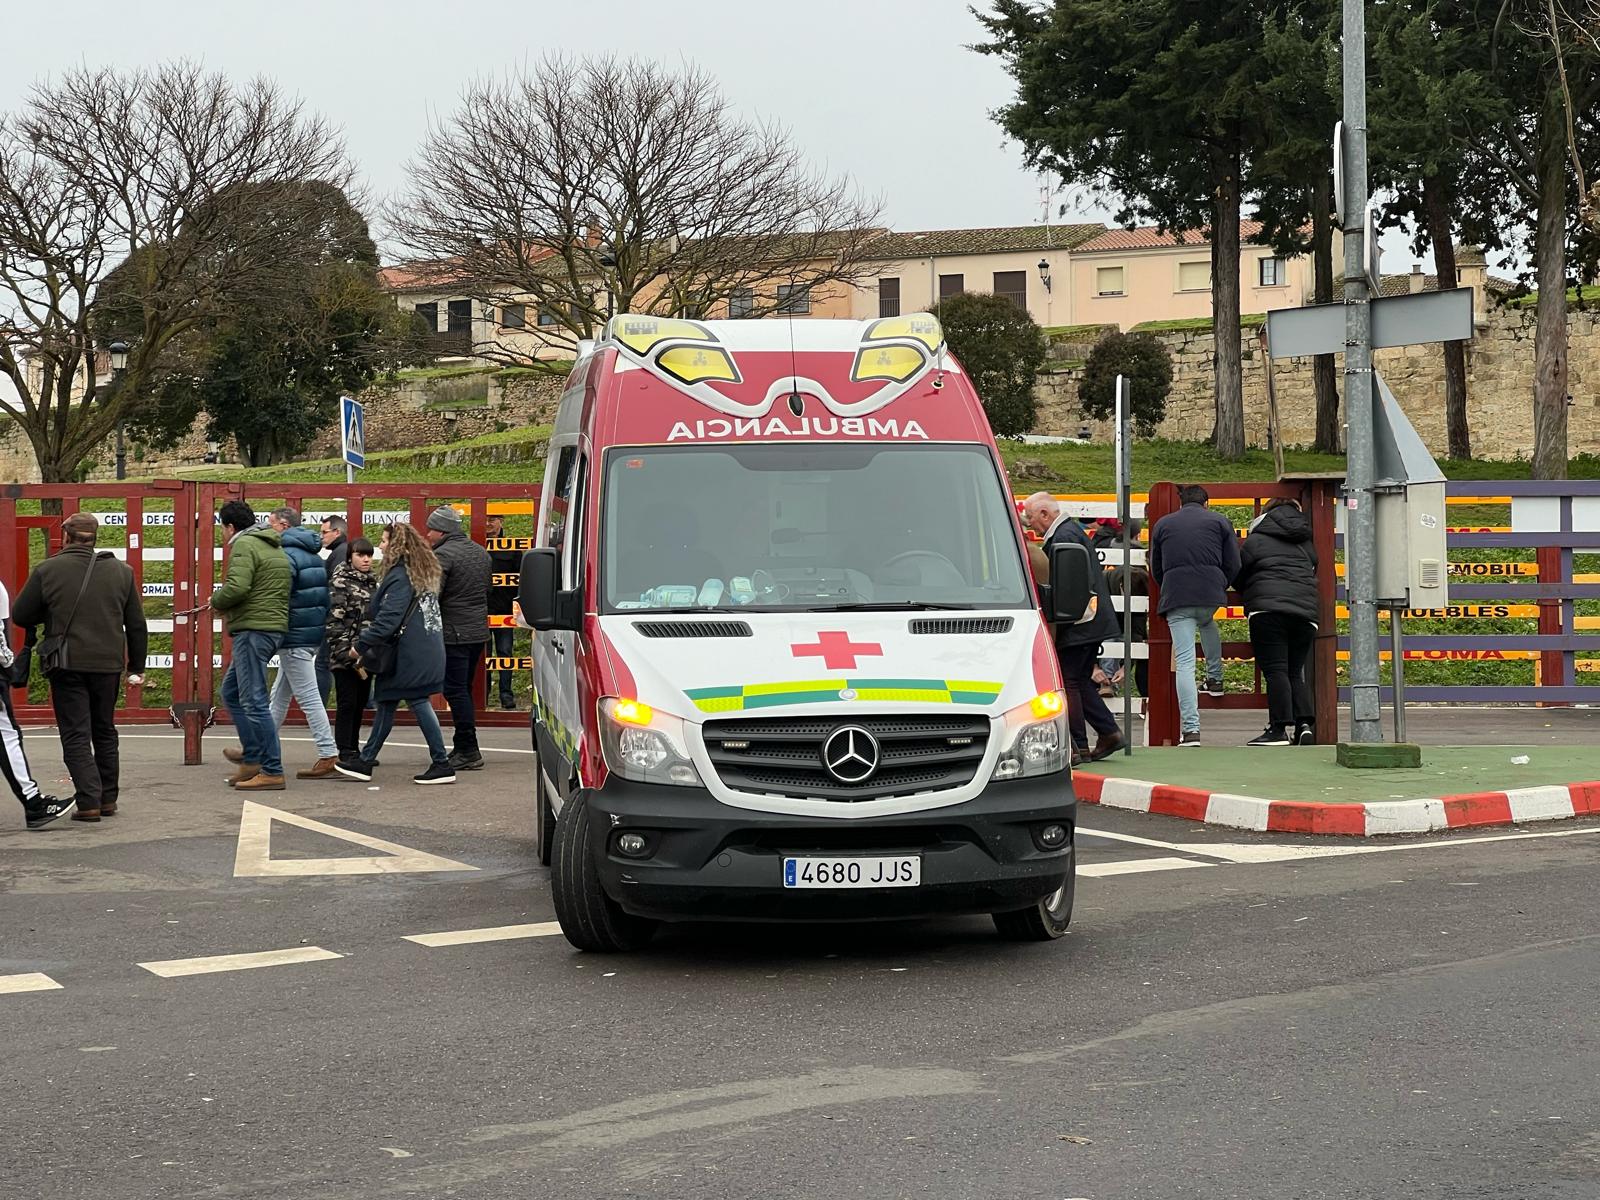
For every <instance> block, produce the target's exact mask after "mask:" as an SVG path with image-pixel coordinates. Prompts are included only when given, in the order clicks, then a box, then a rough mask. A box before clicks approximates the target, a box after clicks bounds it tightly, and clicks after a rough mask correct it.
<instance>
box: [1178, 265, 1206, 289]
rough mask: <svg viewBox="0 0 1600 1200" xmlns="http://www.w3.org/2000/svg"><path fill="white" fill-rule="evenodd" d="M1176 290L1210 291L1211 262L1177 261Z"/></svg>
mask: <svg viewBox="0 0 1600 1200" xmlns="http://www.w3.org/2000/svg"><path fill="white" fill-rule="evenodd" d="M1178 290H1179V291H1180V292H1208V291H1210V290H1211V264H1210V263H1209V262H1186V263H1179V264H1178Z"/></svg>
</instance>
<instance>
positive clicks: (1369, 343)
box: [1267, 0, 1473, 765]
mask: <svg viewBox="0 0 1600 1200" xmlns="http://www.w3.org/2000/svg"><path fill="white" fill-rule="evenodd" d="M1363 7H1364V0H1344V120H1343V121H1342V122H1341V123H1340V126H1339V128H1338V129H1337V130H1336V131H1335V136H1334V143H1335V146H1336V147H1342V150H1343V154H1342V156H1341V158H1340V161H1339V163H1338V164H1337V170H1336V171H1335V176H1336V189H1335V190H1336V195H1337V200H1338V205H1339V209H1340V224H1341V226H1342V227H1343V230H1344V303H1343V304H1324V305H1318V306H1315V307H1311V308H1301V309H1278V310H1276V311H1274V312H1271V313H1268V314H1267V326H1268V332H1267V341H1268V349H1269V353H1271V354H1272V355H1273V356H1274V357H1276V358H1295V357H1299V356H1301V355H1312V354H1343V355H1344V406H1345V419H1346V421H1347V422H1348V429H1349V436H1348V443H1347V449H1346V453H1347V457H1348V469H1347V483H1346V487H1345V517H1346V521H1345V562H1346V582H1347V585H1348V593H1349V604H1350V716H1351V730H1350V741H1351V743H1352V744H1356V745H1360V744H1363V743H1367V744H1372V743H1379V742H1382V741H1383V717H1382V712H1381V709H1380V703H1379V701H1380V688H1379V680H1380V674H1379V646H1378V608H1379V606H1380V600H1381V599H1383V597H1380V596H1379V587H1378V557H1379V556H1378V505H1379V495H1380V493H1384V494H1386V495H1389V496H1394V495H1395V494H1397V493H1398V494H1400V495H1401V497H1402V507H1403V506H1404V505H1405V504H1406V503H1408V502H1409V501H1408V499H1407V498H1408V497H1409V493H1410V490H1411V488H1412V486H1413V485H1427V487H1428V488H1430V489H1431V488H1433V487H1438V489H1439V492H1440V495H1441V503H1442V491H1443V487H1442V480H1443V475H1442V474H1440V473H1439V469H1438V466H1437V465H1436V464H1435V463H1434V462H1433V459H1432V457H1431V456H1430V455H1429V454H1428V453H1427V450H1426V449H1425V448H1424V447H1423V445H1422V441H1421V439H1420V438H1419V437H1417V434H1416V431H1415V430H1414V429H1412V428H1411V425H1410V423H1409V422H1408V421H1407V420H1406V417H1405V414H1404V413H1403V412H1401V410H1400V407H1399V405H1398V404H1395V403H1393V397H1392V396H1388V395H1387V389H1386V388H1383V387H1382V383H1381V381H1380V380H1378V378H1377V376H1376V375H1375V373H1374V372H1373V369H1372V351H1373V349H1374V348H1383V347H1390V346H1404V345H1412V344H1416V343H1421V342H1443V341H1457V340H1465V339H1469V338H1471V337H1472V332H1473V330H1472V292H1471V290H1470V289H1464V290H1452V291H1445V292H1432V293H1419V294H1416V295H1405V296H1395V297H1392V298H1387V299H1385V298H1381V297H1380V298H1378V299H1373V297H1372V296H1371V294H1370V293H1371V290H1372V288H1373V287H1374V286H1375V285H1376V284H1377V283H1378V282H1379V281H1378V279H1377V264H1376V253H1375V247H1372V246H1369V245H1368V242H1369V240H1371V239H1372V234H1373V228H1372V225H1373V223H1372V220H1371V215H1370V208H1369V205H1368V200H1369V197H1368V195H1367V82H1366V21H1365V13H1364V11H1363ZM1380 393H1381V394H1380ZM1386 399H1387V401H1388V402H1387V403H1386V402H1385V400H1386ZM1380 448H1381V450H1382V451H1383V457H1384V459H1385V463H1384V465H1385V470H1386V473H1387V476H1388V477H1386V478H1385V479H1384V480H1383V481H1382V486H1380V484H1379V480H1378V459H1379V454H1380ZM1397 448H1398V449H1397ZM1429 495H1431V492H1430V493H1429ZM1441 527H1442V525H1441ZM1428 528H1429V529H1432V528H1433V526H1428ZM1399 540H1400V541H1401V548H1400V549H1398V550H1396V551H1395V553H1400V554H1404V553H1406V551H1405V549H1404V546H1405V545H1406V544H1408V543H1406V542H1405V541H1404V538H1403V537H1402V538H1400V539H1399ZM1391 611H1392V609H1391ZM1395 642H1396V645H1395V651H1396V654H1398V653H1399V645H1398V642H1399V639H1398V638H1396V639H1395ZM1397 665H1398V664H1397ZM1402 678H1403V676H1402ZM1399 703H1401V704H1403V700H1400V701H1399ZM1399 720H1400V727H1401V728H1402V729H1403V728H1404V716H1403V715H1401V716H1400V718H1399ZM1358 760H1361V761H1363V762H1370V764H1371V765H1392V764H1391V761H1386V760H1384V759H1383V757H1382V756H1381V755H1369V756H1362V755H1359V754H1354V753H1351V754H1349V755H1346V752H1345V749H1344V747H1341V759H1340V761H1341V762H1344V761H1349V762H1350V763H1351V764H1352V765H1355V764H1356V762H1357V761H1358ZM1419 761H1420V760H1419Z"/></svg>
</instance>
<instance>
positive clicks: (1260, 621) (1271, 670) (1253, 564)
mask: <svg viewBox="0 0 1600 1200" xmlns="http://www.w3.org/2000/svg"><path fill="white" fill-rule="evenodd" d="M1234 586H1235V588H1237V589H1238V592H1239V595H1240V597H1241V598H1242V599H1243V600H1244V611H1245V616H1247V617H1249V618H1250V642H1251V645H1252V646H1253V647H1254V648H1255V655H1256V664H1257V665H1258V666H1259V667H1260V668H1261V674H1262V676H1263V677H1264V678H1265V679H1266V683H1267V713H1268V724H1267V728H1266V729H1265V730H1264V731H1263V732H1262V733H1261V735H1260V736H1259V737H1257V738H1254V739H1252V740H1251V741H1250V743H1249V744H1250V745H1252V746H1291V745H1301V746H1309V745H1310V744H1311V743H1313V742H1315V741H1316V731H1315V728H1314V727H1313V720H1314V714H1315V709H1314V708H1313V704H1312V697H1311V686H1310V684H1309V683H1307V682H1306V660H1307V659H1308V658H1310V657H1311V642H1312V639H1313V638H1314V637H1315V636H1316V632H1317V615H1318V611H1319V605H1318V598H1317V552H1316V550H1315V549H1314V548H1313V547H1312V545H1311V522H1310V521H1308V520H1307V519H1306V515H1305V513H1303V512H1301V511H1300V507H1299V506H1298V505H1297V504H1295V502H1294V501H1293V500H1288V499H1278V500H1274V501H1273V502H1272V503H1271V504H1270V505H1269V506H1268V508H1267V511H1266V512H1264V513H1263V514H1262V515H1261V516H1260V518H1259V519H1257V521H1256V522H1255V524H1254V525H1252V526H1251V527H1250V533H1249V535H1248V536H1247V537H1246V538H1245V540H1244V548H1243V549H1242V550H1241V552H1240V566H1239V574H1238V576H1237V577H1236V578H1235V580H1234Z"/></svg>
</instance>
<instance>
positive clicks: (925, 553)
mask: <svg viewBox="0 0 1600 1200" xmlns="http://www.w3.org/2000/svg"><path fill="white" fill-rule="evenodd" d="M919 558H926V559H932V560H933V561H934V562H936V563H941V564H943V565H944V566H946V567H948V568H949V569H950V575H951V577H952V578H953V579H956V580H959V581H960V582H961V583H962V584H965V583H966V581H967V577H966V576H965V575H963V574H962V573H961V568H960V567H958V566H956V564H955V563H953V562H951V561H950V560H949V559H948V558H946V557H945V556H944V555H943V554H940V553H939V552H938V551H937V550H905V551H902V552H901V553H899V554H896V555H895V556H894V557H893V558H891V559H890V560H889V561H888V562H886V563H884V564H883V565H882V566H881V567H879V568H878V572H879V573H887V572H888V571H890V570H891V569H892V568H893V567H894V566H895V565H896V564H898V563H903V562H908V561H911V560H913V559H919ZM919 582H920V581H919Z"/></svg>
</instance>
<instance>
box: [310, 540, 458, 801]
mask: <svg viewBox="0 0 1600 1200" xmlns="http://www.w3.org/2000/svg"><path fill="white" fill-rule="evenodd" d="M379 549H380V551H381V552H382V554H383V579H382V581H381V582H380V583H379V584H378V590H377V592H375V593H374V594H373V597H372V623H371V624H370V625H368V626H367V627H366V628H365V629H363V630H362V631H361V632H360V634H359V635H358V636H357V638H356V649H357V652H358V653H361V654H362V656H363V658H364V659H365V658H366V653H365V652H369V651H372V650H374V649H375V648H377V647H379V646H392V647H393V649H394V654H393V659H392V661H391V662H390V663H389V664H388V667H387V668H386V669H385V670H383V671H382V672H381V673H379V674H377V675H375V676H374V677H373V681H372V683H373V687H372V700H373V711H372V728H371V730H370V732H369V733H368V735H367V744H366V745H365V746H363V747H362V748H361V757H360V758H356V759H342V760H340V762H339V764H338V766H337V767H336V768H335V769H336V770H337V771H338V772H339V774H341V775H345V776H348V777H349V778H351V779H360V780H363V781H366V780H370V779H371V778H372V773H373V771H374V770H375V769H376V768H377V765H378V752H379V751H381V750H382V749H383V743H384V742H385V740H387V739H388V737H389V733H390V731H391V730H392V729H393V728H394V718H395V714H396V713H397V712H398V711H399V708H400V705H401V704H402V703H403V704H405V705H406V706H407V707H408V708H410V709H411V714H412V716H414V717H416V719H417V728H418V729H419V730H421V732H422V737H423V740H424V741H426V742H427V743H428V757H429V758H430V759H431V760H432V761H431V762H430V763H429V766H428V769H427V770H425V771H423V772H421V773H420V774H417V775H413V776H412V777H411V782H412V783H422V784H430V783H454V782H455V781H456V772H455V768H454V767H453V766H451V764H450V753H449V751H448V750H446V749H445V744H444V730H443V729H442V728H441V727H440V725H439V714H438V713H436V712H434V711H433V701H432V699H431V697H432V696H433V694H434V693H435V692H437V691H438V690H439V689H440V688H442V687H443V686H444V676H445V650H444V618H443V617H442V616H441V615H440V612H439V585H440V582H441V581H442V579H443V575H444V572H443V571H442V570H441V569H440V567H439V559H438V557H437V556H436V555H435V554H434V552H433V550H432V549H431V548H430V547H429V546H428V544H427V543H426V542H425V541H423V540H422V537H421V535H419V534H418V533H417V531H416V530H415V529H413V528H412V527H411V526H410V525H407V524H404V523H397V524H394V525H390V526H389V528H388V530H387V531H386V532H385V533H384V535H383V542H382V543H381V545H380V546H379Z"/></svg>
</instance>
